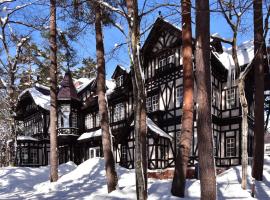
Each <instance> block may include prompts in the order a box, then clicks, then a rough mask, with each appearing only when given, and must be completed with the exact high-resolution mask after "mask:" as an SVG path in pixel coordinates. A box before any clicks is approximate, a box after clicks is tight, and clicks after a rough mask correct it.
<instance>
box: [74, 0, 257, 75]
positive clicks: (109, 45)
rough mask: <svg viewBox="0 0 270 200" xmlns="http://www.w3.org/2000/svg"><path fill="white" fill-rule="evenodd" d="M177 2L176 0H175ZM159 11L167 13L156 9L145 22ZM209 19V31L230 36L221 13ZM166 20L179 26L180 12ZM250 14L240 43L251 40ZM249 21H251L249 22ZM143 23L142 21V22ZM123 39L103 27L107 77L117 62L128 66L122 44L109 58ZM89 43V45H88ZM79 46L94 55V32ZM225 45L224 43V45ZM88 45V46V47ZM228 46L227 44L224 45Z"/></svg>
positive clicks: (225, 36) (112, 29) (214, 14)
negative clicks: (112, 56)
mask: <svg viewBox="0 0 270 200" xmlns="http://www.w3.org/2000/svg"><path fill="white" fill-rule="evenodd" d="M177 2H178V1H177ZM139 4H140V5H141V4H142V0H139ZM159 11H161V14H162V15H163V14H164V13H167V10H165V9H158V10H156V11H155V12H153V13H152V14H151V15H149V16H147V17H146V18H145V19H143V20H146V21H147V24H148V25H149V24H153V23H154V21H155V19H156V18H157V17H158V16H159V13H158V12H159ZM193 11H194V10H193ZM210 19H211V21H210V33H211V34H214V33H218V34H219V35H220V36H222V37H224V38H232V32H231V29H230V27H229V26H228V25H227V22H226V21H225V19H224V17H223V16H222V15H221V14H217V13H211V18H210ZM166 20H167V21H169V22H172V23H173V24H174V25H176V26H178V27H181V16H180V13H178V14H176V15H174V16H171V17H168V18H166ZM252 20H253V19H252V15H251V14H250V13H249V14H247V15H246V16H245V18H244V19H243V24H245V27H246V28H247V29H246V30H245V31H244V32H242V33H239V37H238V43H239V44H241V43H242V42H244V41H247V40H251V39H252V38H253V25H252ZM194 21H195V20H194V16H193V22H194ZM250 22H251V23H250ZM142 24H144V23H142ZM194 32H195V26H194V25H193V36H194V37H195V34H194ZM148 33H149V31H148V32H146V34H144V35H143V36H142V38H141V39H142V41H141V42H142V44H141V46H142V45H143V42H144V40H145V39H146V38H147V36H148ZM123 41H125V38H123V37H122V34H121V33H120V32H119V31H117V30H116V29H115V28H113V27H110V28H105V29H104V44H105V51H106V54H107V56H106V71H107V79H110V78H111V75H112V73H113V71H114V69H115V67H116V65H117V64H121V65H123V66H124V67H129V58H128V54H127V47H126V45H125V46H123V47H122V48H121V49H120V50H119V51H118V53H117V54H115V56H114V58H111V56H110V55H108V54H109V52H111V51H112V49H113V48H114V46H115V44H120V43H122V42H123ZM89 45H91V47H90V46H89ZM78 46H79V47H80V48H82V49H84V50H85V51H84V52H81V54H83V55H87V54H88V55H89V54H90V55H91V56H93V57H95V38H94V34H92V35H89V36H88V37H87V38H84V40H82V41H81V42H80V44H79V45H78ZM225 46H226V45H225ZM89 47H90V48H89ZM226 47H228V46H226Z"/></svg>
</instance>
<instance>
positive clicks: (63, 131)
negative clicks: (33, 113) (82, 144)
mask: <svg viewBox="0 0 270 200" xmlns="http://www.w3.org/2000/svg"><path fill="white" fill-rule="evenodd" d="M57 133H58V135H59V136H60V135H78V136H79V129H78V128H73V127H70V128H58V129H57Z"/></svg>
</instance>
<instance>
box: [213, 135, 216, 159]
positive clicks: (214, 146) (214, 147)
mask: <svg viewBox="0 0 270 200" xmlns="http://www.w3.org/2000/svg"><path fill="white" fill-rule="evenodd" d="M213 149H214V156H217V136H214V141H213Z"/></svg>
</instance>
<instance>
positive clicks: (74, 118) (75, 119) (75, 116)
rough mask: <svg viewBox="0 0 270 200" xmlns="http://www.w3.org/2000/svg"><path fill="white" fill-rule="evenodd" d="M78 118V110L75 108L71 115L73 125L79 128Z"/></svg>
mask: <svg viewBox="0 0 270 200" xmlns="http://www.w3.org/2000/svg"><path fill="white" fill-rule="evenodd" d="M77 118H78V114H77V112H76V111H75V110H74V111H72V115H71V120H72V121H71V124H72V127H74V128H77Z"/></svg>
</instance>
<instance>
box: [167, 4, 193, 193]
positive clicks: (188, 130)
mask: <svg viewBox="0 0 270 200" xmlns="http://www.w3.org/2000/svg"><path fill="white" fill-rule="evenodd" d="M182 29H183V30H182V41H183V46H182V56H183V73H184V76H183V81H184V103H183V116H182V130H181V135H180V136H179V137H180V138H179V141H180V142H179V144H178V148H177V154H176V159H175V170H174V177H173V182H172V189H171V192H172V194H173V195H175V196H179V197H184V196H185V184H186V171H187V167H188V160H189V155H190V148H191V142H192V134H193V84H194V78H193V65H192V32H191V2H190V0H182Z"/></svg>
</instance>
